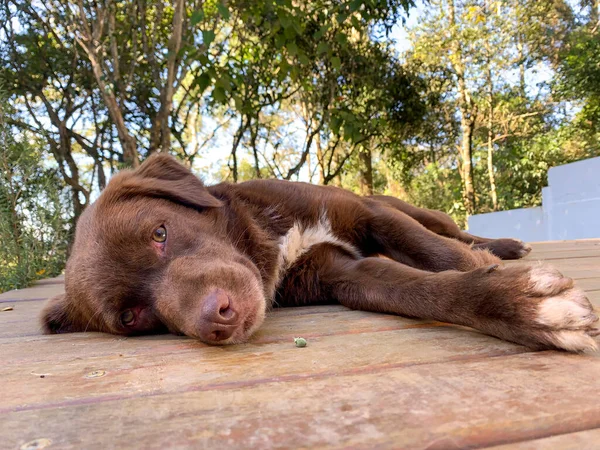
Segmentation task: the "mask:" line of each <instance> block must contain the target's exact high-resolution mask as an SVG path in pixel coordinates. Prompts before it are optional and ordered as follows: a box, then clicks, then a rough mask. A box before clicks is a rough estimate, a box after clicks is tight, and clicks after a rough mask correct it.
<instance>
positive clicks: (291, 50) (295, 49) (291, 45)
mask: <svg viewBox="0 0 600 450" xmlns="http://www.w3.org/2000/svg"><path fill="white" fill-rule="evenodd" d="M286 48H287V49H288V52H289V54H290V55H291V56H296V55H297V54H298V46H297V45H296V43H295V42H288V43H287V44H286Z"/></svg>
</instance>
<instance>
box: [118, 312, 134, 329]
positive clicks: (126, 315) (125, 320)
mask: <svg viewBox="0 0 600 450" xmlns="http://www.w3.org/2000/svg"><path fill="white" fill-rule="evenodd" d="M134 320H135V314H134V313H133V311H132V310H130V309H128V310H126V311H123V313H122V314H121V323H122V324H123V325H131V324H132V323H133V322H134Z"/></svg>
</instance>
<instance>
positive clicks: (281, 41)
mask: <svg viewBox="0 0 600 450" xmlns="http://www.w3.org/2000/svg"><path fill="white" fill-rule="evenodd" d="M284 45H285V36H284V35H283V34H278V35H276V36H275V47H276V48H277V49H280V48H282V47H283V46H284Z"/></svg>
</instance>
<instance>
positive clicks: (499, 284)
mask: <svg viewBox="0 0 600 450" xmlns="http://www.w3.org/2000/svg"><path fill="white" fill-rule="evenodd" d="M473 275H475V276H476V277H477V279H478V283H476V284H475V285H471V286H472V287H471V289H473V286H475V287H483V289H484V290H483V292H481V291H477V292H478V294H477V295H478V296H481V300H480V301H479V302H476V304H477V305H478V307H477V309H476V313H475V316H474V320H473V323H474V326H475V328H479V329H481V330H482V331H485V332H487V333H489V334H492V335H494V336H497V337H500V338H502V339H506V340H509V341H512V342H516V343H519V344H522V345H525V346H528V347H530V348H533V349H561V350H568V351H573V352H580V351H585V350H597V349H598V344H597V342H596V341H595V340H594V336H596V335H598V334H600V330H598V329H597V328H596V325H597V322H598V316H597V315H596V314H595V313H594V309H593V307H592V305H591V303H590V302H589V300H588V299H587V298H586V296H585V293H584V292H583V291H582V290H581V289H579V288H576V287H574V286H573V280H572V279H571V278H568V277H565V276H563V275H562V274H561V273H560V272H559V271H558V270H556V269H554V268H552V267H549V266H545V265H541V264H536V265H527V266H523V265H518V266H511V267H506V266H497V265H493V266H490V267H487V268H481V269H478V270H476V271H474V272H473Z"/></svg>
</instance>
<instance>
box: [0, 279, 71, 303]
mask: <svg viewBox="0 0 600 450" xmlns="http://www.w3.org/2000/svg"><path fill="white" fill-rule="evenodd" d="M63 292H65V287H64V284H62V283H52V284H48V285H39V286H33V287H30V288H26V289H17V290H14V291H8V292H4V293H2V294H0V302H3V303H6V302H17V301H21V300H30V299H40V298H42V299H43V298H50V297H53V296H54V295H58V294H62V293H63Z"/></svg>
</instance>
